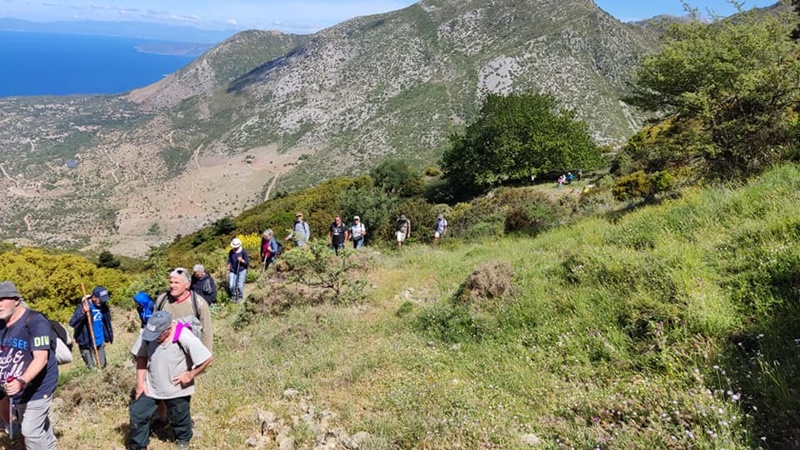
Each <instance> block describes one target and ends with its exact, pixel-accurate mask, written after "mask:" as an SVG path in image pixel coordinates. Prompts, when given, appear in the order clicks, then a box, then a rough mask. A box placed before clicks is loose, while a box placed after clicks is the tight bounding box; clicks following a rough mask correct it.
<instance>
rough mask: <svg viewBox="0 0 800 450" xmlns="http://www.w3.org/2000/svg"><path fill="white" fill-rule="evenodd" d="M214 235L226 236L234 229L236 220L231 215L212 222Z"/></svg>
mask: <svg viewBox="0 0 800 450" xmlns="http://www.w3.org/2000/svg"><path fill="white" fill-rule="evenodd" d="M212 228H213V229H214V236H227V235H229V234H231V233H233V232H234V231H236V222H235V221H234V220H233V217H231V216H225V217H222V218H220V219H218V220H217V221H215V222H214V224H213V225H212Z"/></svg>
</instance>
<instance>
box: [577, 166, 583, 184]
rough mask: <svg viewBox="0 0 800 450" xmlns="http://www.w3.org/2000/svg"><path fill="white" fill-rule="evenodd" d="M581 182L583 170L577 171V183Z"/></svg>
mask: <svg viewBox="0 0 800 450" xmlns="http://www.w3.org/2000/svg"><path fill="white" fill-rule="evenodd" d="M581 180H583V169H578V181H581Z"/></svg>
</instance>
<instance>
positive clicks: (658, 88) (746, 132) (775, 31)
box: [626, 12, 800, 176]
mask: <svg viewBox="0 0 800 450" xmlns="http://www.w3.org/2000/svg"><path fill="white" fill-rule="evenodd" d="M789 27H791V24H790V23H789V21H787V20H785V18H782V17H774V16H766V15H759V14H757V13H756V12H747V13H741V14H739V15H738V16H737V19H736V20H718V21H716V22H714V23H712V24H704V23H701V22H699V21H692V22H688V23H679V24H675V25H673V26H672V27H671V28H670V29H669V31H668V33H667V37H666V42H665V43H664V45H663V47H662V50H661V52H659V53H657V54H654V55H651V56H649V57H647V58H646V59H645V60H644V62H643V64H642V65H641V67H640V68H639V69H638V71H637V72H636V76H635V78H636V81H635V86H634V92H633V94H632V95H631V96H630V97H629V98H627V99H626V101H628V102H629V103H631V104H633V105H636V106H639V107H641V108H644V109H646V110H650V111H657V112H660V113H662V114H663V115H664V117H665V118H667V119H668V120H669V121H670V122H671V123H670V126H669V130H668V132H667V133H664V134H663V135H662V136H671V137H672V139H671V141H672V142H678V141H683V142H681V143H680V145H678V146H674V147H671V146H670V145H669V141H670V139H666V140H664V139H661V140H656V141H657V142H656V145H657V146H659V148H660V150H659V151H660V152H661V153H662V154H661V155H660V156H661V157H662V158H663V157H664V156H666V158H665V160H667V161H668V160H670V159H681V160H684V161H689V160H693V159H699V160H701V161H703V162H706V163H707V164H706V168H707V169H708V170H709V171H710V172H711V173H715V174H721V175H723V176H737V175H743V174H744V175H746V174H749V173H754V172H758V171H760V170H762V169H763V168H765V167H767V166H768V165H769V164H771V163H772V162H774V161H776V160H779V159H781V158H782V157H783V155H784V153H785V150H786V148H787V146H791V145H794V144H793V143H794V139H796V137H797V136H796V133H797V131H796V130H797V128H796V125H793V124H794V122H796V119H793V117H796V107H797V104H798V99H800V96H799V95H800V83H798V79H800V61H798V58H797V51H798V47H797V43H795V42H793V41H792V40H791V39H790V38H789ZM640 140H641V139H640ZM640 144H641V143H640ZM645 147H646V146H645ZM645 147H642V146H641V145H639V147H638V149H637V151H643V150H646V148H645ZM665 150H666V151H667V152H666V153H667V154H666V155H665V154H664V151H665ZM671 151H674V153H670V152H671ZM665 163H666V162H665ZM657 169H658V168H657Z"/></svg>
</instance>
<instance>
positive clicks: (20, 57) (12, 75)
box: [0, 31, 194, 97]
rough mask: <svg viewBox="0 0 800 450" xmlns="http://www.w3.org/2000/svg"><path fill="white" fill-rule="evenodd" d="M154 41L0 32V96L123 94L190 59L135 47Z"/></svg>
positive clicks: (160, 76)
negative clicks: (149, 51) (143, 51)
mask: <svg viewBox="0 0 800 450" xmlns="http://www.w3.org/2000/svg"><path fill="white" fill-rule="evenodd" d="M153 42H154V41H148V40H146V39H133V38H118V37H106V36H84V35H71V34H49V33H28V32H15V31H0V97H8V96H17V95H67V94H116V93H122V92H127V91H130V90H132V89H136V88H139V87H142V86H146V85H148V84H151V83H153V82H155V81H158V80H160V79H161V78H162V77H164V76H165V75H168V74H170V73H172V72H175V71H177V70H178V69H180V68H181V67H183V66H185V65H187V64H188V63H190V62H191V61H192V60H193V59H194V57H191V56H182V55H181V56H174V55H158V54H149V53H142V52H140V51H138V50H136V47H137V46H139V45H146V44H148V43H150V44H152V43H153Z"/></svg>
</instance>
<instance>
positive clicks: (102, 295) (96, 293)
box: [92, 286, 111, 303]
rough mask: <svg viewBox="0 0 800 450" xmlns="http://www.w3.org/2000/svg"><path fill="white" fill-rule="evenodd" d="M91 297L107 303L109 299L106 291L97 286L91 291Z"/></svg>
mask: <svg viewBox="0 0 800 450" xmlns="http://www.w3.org/2000/svg"><path fill="white" fill-rule="evenodd" d="M92 296H93V297H97V298H99V299H100V301H101V302H103V303H105V302H107V301H108V300H109V299H110V298H111V297H110V296H109V295H108V289H106V288H104V287H103V286H97V287H95V288H94V289H92Z"/></svg>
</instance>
